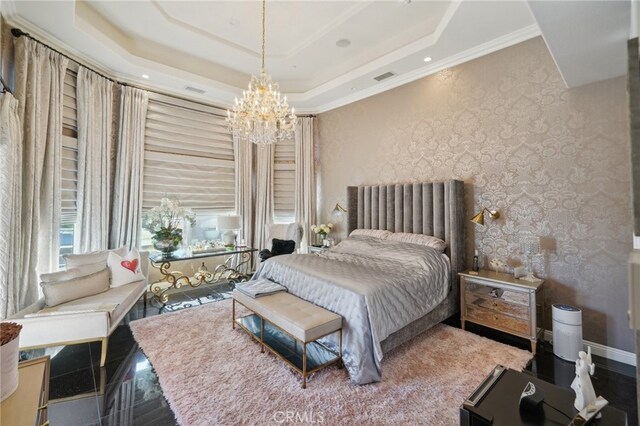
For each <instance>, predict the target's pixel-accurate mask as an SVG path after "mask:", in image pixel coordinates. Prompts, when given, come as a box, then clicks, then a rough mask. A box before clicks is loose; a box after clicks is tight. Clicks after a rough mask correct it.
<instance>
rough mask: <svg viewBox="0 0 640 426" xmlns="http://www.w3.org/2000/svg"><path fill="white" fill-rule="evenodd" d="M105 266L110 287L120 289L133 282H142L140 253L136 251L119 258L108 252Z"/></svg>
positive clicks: (115, 254)
mask: <svg viewBox="0 0 640 426" xmlns="http://www.w3.org/2000/svg"><path fill="white" fill-rule="evenodd" d="M107 266H108V267H109V272H110V274H111V287H112V288H113V287H120V286H121V285H124V284H129V283H132V282H135V281H140V280H144V275H143V274H142V269H141V266H142V265H141V261H140V253H138V250H137V249H135V248H134V249H133V250H131V251H130V252H129V253H128V254H127V255H126V256H120V255H119V254H117V253H115V252H110V253H109V255H108V257H107Z"/></svg>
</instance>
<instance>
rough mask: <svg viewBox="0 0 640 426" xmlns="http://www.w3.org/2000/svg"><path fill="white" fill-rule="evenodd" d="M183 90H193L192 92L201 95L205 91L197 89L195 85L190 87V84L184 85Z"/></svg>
mask: <svg viewBox="0 0 640 426" xmlns="http://www.w3.org/2000/svg"><path fill="white" fill-rule="evenodd" d="M184 90H188V91H190V92H194V93H199V94H201V95H203V94H204V92H205V91H204V90H202V89H198V88H196V87H191V86H187V87H185V88H184Z"/></svg>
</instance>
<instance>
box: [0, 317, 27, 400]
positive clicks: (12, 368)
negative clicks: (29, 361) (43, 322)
mask: <svg viewBox="0 0 640 426" xmlns="http://www.w3.org/2000/svg"><path fill="white" fill-rule="evenodd" d="M21 329H22V326H21V325H20V324H16V323H13V322H3V323H0V401H4V400H5V399H7V398H8V397H9V396H10V395H11V394H12V393H14V392H15V391H16V389H18V353H19V346H20V345H19V343H18V342H19V339H20V330H21Z"/></svg>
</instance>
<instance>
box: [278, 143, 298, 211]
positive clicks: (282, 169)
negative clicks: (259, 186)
mask: <svg viewBox="0 0 640 426" xmlns="http://www.w3.org/2000/svg"><path fill="white" fill-rule="evenodd" d="M273 157H274V160H273V163H274V164H273V216H274V217H273V221H274V223H289V222H293V221H294V220H295V184H296V145H295V140H294V139H289V140H286V141H280V142H278V143H276V144H275V151H274V154H273Z"/></svg>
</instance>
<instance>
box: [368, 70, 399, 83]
mask: <svg viewBox="0 0 640 426" xmlns="http://www.w3.org/2000/svg"><path fill="white" fill-rule="evenodd" d="M394 75H396V74H394V73H392V72H391V71H387V72H385V73H384V74H380V75H379V76H377V77H373V79H374V80H376V81H382V80H386V79H388V78H390V77H393V76H394Z"/></svg>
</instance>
